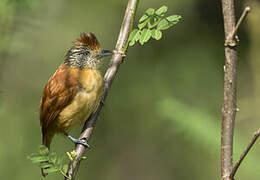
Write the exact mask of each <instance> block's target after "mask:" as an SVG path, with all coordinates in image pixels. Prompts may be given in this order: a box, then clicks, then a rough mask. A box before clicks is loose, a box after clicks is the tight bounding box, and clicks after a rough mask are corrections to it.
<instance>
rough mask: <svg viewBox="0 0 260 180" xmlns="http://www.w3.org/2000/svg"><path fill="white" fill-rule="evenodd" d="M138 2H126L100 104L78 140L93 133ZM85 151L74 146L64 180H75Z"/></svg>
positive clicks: (84, 148) (117, 66)
mask: <svg viewBox="0 0 260 180" xmlns="http://www.w3.org/2000/svg"><path fill="white" fill-rule="evenodd" d="M138 1H139V0H129V1H128V5H127V8H126V12H125V16H124V19H123V22H122V26H121V30H120V33H119V36H118V40H117V43H116V47H115V51H114V55H113V56H112V59H111V61H110V67H109V68H108V69H107V71H106V73H105V76H104V89H103V95H102V97H101V101H100V104H99V106H98V109H97V111H96V112H95V113H94V114H92V115H91V116H90V117H89V119H88V120H87V121H86V123H85V124H84V127H83V129H82V133H81V135H80V137H79V138H85V139H86V141H88V140H89V138H90V136H91V134H92V132H93V129H94V127H95V124H96V121H97V118H98V116H99V114H100V112H101V110H102V107H103V103H104V101H105V100H106V97H107V94H108V91H109V89H110V87H111V85H112V82H113V80H114V78H115V75H116V73H117V71H118V68H119V66H120V64H121V63H122V62H123V59H124V57H125V55H124V53H125V51H126V50H127V45H128V43H127V41H128V36H129V34H130V31H131V28H132V26H133V23H134V17H135V11H136V9H137V5H138ZM85 150H86V147H84V146H82V145H80V144H78V145H77V146H76V148H75V152H76V153H77V156H76V158H75V160H74V161H73V164H70V165H69V168H68V171H67V176H68V178H67V177H65V180H69V179H75V177H76V175H77V172H78V168H79V165H80V159H81V157H82V156H83V154H84V152H85ZM73 170H74V173H73V177H72V172H73Z"/></svg>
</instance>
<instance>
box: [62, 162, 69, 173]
mask: <svg viewBox="0 0 260 180" xmlns="http://www.w3.org/2000/svg"><path fill="white" fill-rule="evenodd" d="M68 168H69V166H68V164H64V165H63V167H62V171H64V172H67V170H68Z"/></svg>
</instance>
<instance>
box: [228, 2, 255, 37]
mask: <svg viewBox="0 0 260 180" xmlns="http://www.w3.org/2000/svg"><path fill="white" fill-rule="evenodd" d="M250 11H251V8H250V7H249V6H247V7H245V9H244V11H243V13H242V15H241V16H240V18H239V20H238V22H237V24H236V27H235V29H234V31H233V32H232V34H231V37H230V39H234V38H235V35H236V33H237V31H238V29H239V27H240V25H241V23H242V22H243V20H244V19H245V18H246V16H247V14H248V13H249V12H250Z"/></svg>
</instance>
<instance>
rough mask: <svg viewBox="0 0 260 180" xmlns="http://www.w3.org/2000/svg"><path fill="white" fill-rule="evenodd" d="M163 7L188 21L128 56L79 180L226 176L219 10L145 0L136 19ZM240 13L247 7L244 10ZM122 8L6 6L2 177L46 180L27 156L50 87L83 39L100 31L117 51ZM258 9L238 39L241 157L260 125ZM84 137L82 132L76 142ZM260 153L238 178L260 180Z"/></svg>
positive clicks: (61, 3)
mask: <svg viewBox="0 0 260 180" xmlns="http://www.w3.org/2000/svg"><path fill="white" fill-rule="evenodd" d="M248 3H253V2H251V1H249V2H248ZM164 4H166V5H167V6H168V7H169V8H168V13H169V14H181V15H182V16H183V19H185V21H183V22H181V23H179V24H178V25H177V26H174V28H169V29H167V30H165V32H164V35H163V36H162V39H161V40H160V41H155V40H151V42H150V41H149V43H147V45H145V46H140V45H137V46H134V47H133V48H129V50H128V52H127V53H128V54H127V58H126V61H125V63H124V64H122V66H121V67H120V70H119V73H118V76H117V78H116V79H115V81H114V83H113V87H112V89H111V91H110V94H109V96H108V99H107V102H106V104H105V108H104V110H103V112H102V114H101V117H100V118H99V121H98V123H97V127H96V129H95V132H94V135H93V138H92V139H91V142H90V145H91V147H92V148H91V149H90V150H89V151H87V157H88V159H87V160H86V161H84V162H83V163H82V164H81V169H80V172H79V179H85V178H89V179H91V178H92V179H113V180H115V179H126V180H127V179H149V180H153V179H165V180H166V179H171V180H173V179H176V180H177V179H198V180H204V179H205V180H208V179H219V178H220V169H219V167H220V164H219V159H220V147H219V143H220V125H221V105H222V100H223V63H224V50H223V43H224V38H223V37H224V35H223V24H222V16H221V4H220V1H216V2H214V3H213V2H212V1H206V0H190V1H181V0H166V1H164V2H160V1H157V0H149V1H148V0H142V1H140V4H139V9H138V10H137V17H141V16H142V12H144V11H145V10H146V9H147V8H149V7H153V8H156V7H160V6H162V5H164ZM249 5H250V4H249ZM238 6H239V7H240V9H241V7H242V5H241V4H238ZM125 7H126V2H122V1H120V0H112V1H102V3H101V1H84V0H79V1H67V0H57V1H56V0H55V1H52V0H46V1H35V0H26V1H24V0H20V1H14V0H13V1H11V0H8V1H7V0H1V1H0V14H1V16H0V19H1V22H0V23H1V29H0V32H1V33H0V44H1V46H0V53H1V54H0V57H1V59H0V70H1V71H0V76H1V77H0V80H1V84H0V92H1V104H0V118H1V122H2V125H1V126H0V136H1V145H0V161H1V163H0V177H1V178H3V179H12V180H16V179H19V180H23V179H26V180H28V179H40V176H41V175H40V170H39V168H38V167H36V166H34V165H32V164H31V162H30V161H28V160H27V159H26V156H27V155H28V154H30V153H32V152H35V151H37V147H38V145H39V144H40V142H41V135H40V127H39V119H38V106H39V99H40V97H41V92H42V89H43V86H44V84H45V83H46V81H47V79H48V78H49V76H50V75H51V74H52V73H53V72H54V71H55V69H56V68H57V66H58V65H59V64H60V63H61V62H62V60H63V57H64V55H65V53H66V50H67V49H68V48H69V47H70V46H71V42H72V41H74V39H75V38H76V37H77V36H78V35H79V33H80V32H83V31H85V32H94V33H95V34H96V35H97V37H98V39H99V41H100V43H101V45H102V47H104V48H106V49H108V48H111V49H112V48H113V46H114V43H115V42H116V38H117V34H118V32H119V28H120V25H121V21H122V18H123V17H122V16H123V14H124V8H125ZM253 7H254V9H258V10H259V11H258V10H254V11H252V13H250V15H249V16H248V22H249V23H244V24H243V28H242V30H241V31H240V32H239V35H240V47H239V79H238V84H239V88H238V107H239V109H240V111H239V112H238V115H237V120H236V130H235V139H234V143H235V146H234V147H235V148H234V151H235V157H234V159H237V158H238V155H239V153H240V152H241V151H242V149H243V148H244V147H245V146H246V144H247V142H248V141H249V139H250V138H251V136H252V133H253V132H254V131H255V130H256V129H257V128H258V127H260V123H259V120H258V119H259V116H260V114H259V111H258V107H259V102H260V101H259V99H260V98H259V95H258V94H259V88H258V87H260V86H259V81H258V79H259V76H260V75H259V63H258V59H259V57H260V54H259V51H258V43H259V36H258V35H257V34H258V32H259V31H257V29H258V28H257V27H258V26H257V25H255V24H257V22H258V20H259V17H260V16H259V13H257V12H260V8H259V7H260V5H259V3H258V2H257V1H255V2H254V4H253ZM138 20H139V19H136V21H138ZM2 32H3V33H2ZM4 39H6V40H4ZM17 41H19V42H17ZM12 43H14V44H15V43H16V44H21V43H24V44H25V45H24V46H19V45H12ZM8 44H9V45H8ZM18 47H19V48H18ZM2 57H5V58H4V59H3V58H2ZM107 60H108V59H107ZM79 132H80V128H78V129H76V130H75V131H74V132H73V133H72V134H73V135H74V136H77V135H78V134H79ZM73 147H74V146H73V145H72V144H71V142H70V141H68V140H67V139H66V138H64V137H62V136H57V137H55V138H54V142H53V146H52V149H53V150H55V151H56V152H58V154H64V152H68V151H69V152H70V151H71V150H72V148H73ZM259 153H260V146H259V142H258V143H256V146H255V147H254V148H253V150H252V152H251V153H250V154H249V156H248V158H247V159H246V160H245V162H244V163H243V165H242V166H241V169H240V170H239V172H238V174H237V177H238V178H239V179H250V180H257V179H259V177H260V173H259V172H260V167H259V166H258V162H259V156H258V154H259ZM101 171H102V173H101ZM47 178H48V179H50V180H51V179H58V178H60V177H59V176H55V175H54V176H49V177H47Z"/></svg>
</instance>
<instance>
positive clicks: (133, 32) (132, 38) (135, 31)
mask: <svg viewBox="0 0 260 180" xmlns="http://www.w3.org/2000/svg"><path fill="white" fill-rule="evenodd" d="M136 33H138V29H134V30H133V31H132V32H131V33H130V35H129V38H128V41H132V40H135V38H134V37H135V35H136ZM67 154H68V152H67Z"/></svg>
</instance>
